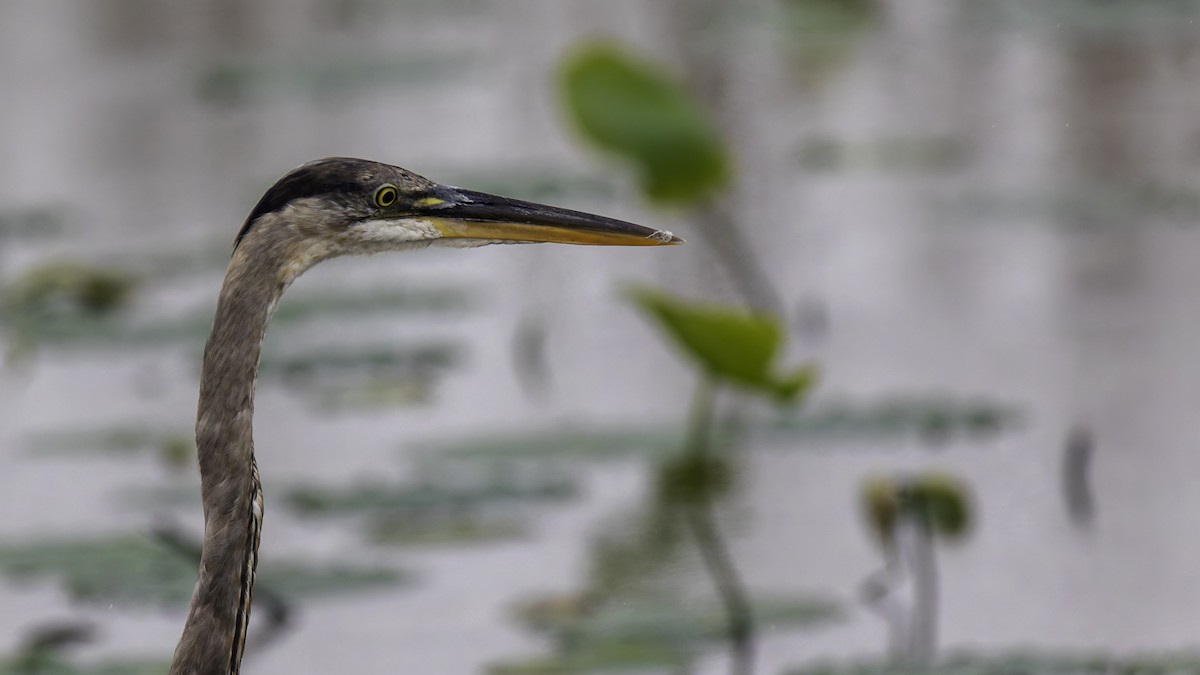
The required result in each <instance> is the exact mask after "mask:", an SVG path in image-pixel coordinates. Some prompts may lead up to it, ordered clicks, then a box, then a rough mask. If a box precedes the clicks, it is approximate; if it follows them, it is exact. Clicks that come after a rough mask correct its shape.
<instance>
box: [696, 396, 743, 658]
mask: <svg viewBox="0 0 1200 675" xmlns="http://www.w3.org/2000/svg"><path fill="white" fill-rule="evenodd" d="M715 393H716V388H715V386H714V385H713V383H712V382H711V381H710V380H707V379H706V380H704V381H703V382H701V383H700V385H699V388H698V389H697V390H696V397H695V398H694V399H693V403H692V411H691V416H690V419H689V423H688V435H687V446H686V451H687V452H689V453H692V454H694V455H695V456H697V457H700V458H704V457H706V456H707V455H708V454H710V452H711V447H712V428H713V425H712V421H713V417H714V409H715ZM704 494H705V497H704V499H702V500H699V501H692V502H688V503H686V504H684V507H683V517H684V522H685V524H686V525H687V526H688V528H689V529H691V531H692V536H694V537H695V539H696V547H697V549H698V550H699V552H700V558H701V560H702V561H703V562H704V567H705V569H706V570H707V571H708V575H709V577H711V578H712V582H713V586H714V587H715V588H716V591H717V595H718V596H719V597H720V599H721V603H722V605H724V607H725V616H726V621H727V623H728V630H729V651H730V655H729V657H730V672H731V673H732V675H751V674H752V673H753V672H754V608H753V607H752V606H751V603H750V598H749V594H748V593H746V588H745V586H744V584H743V583H742V580H741V577H739V576H738V572H737V568H735V567H734V565H733V558H732V556H731V555H730V553H729V548H728V546H726V544H725V540H724V539H723V538H722V536H721V532H720V530H719V529H718V528H717V522H716V513H715V509H714V506H715V505H714V504H713V501H712V498H711V494H712V493H711V492H705V493H704Z"/></svg>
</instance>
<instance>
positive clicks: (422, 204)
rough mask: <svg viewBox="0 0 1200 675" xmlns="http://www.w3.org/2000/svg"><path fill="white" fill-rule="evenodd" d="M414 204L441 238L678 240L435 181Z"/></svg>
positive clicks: (591, 242)
mask: <svg viewBox="0 0 1200 675" xmlns="http://www.w3.org/2000/svg"><path fill="white" fill-rule="evenodd" d="M416 209H417V215H420V216H422V217H425V218H428V219H429V220H430V221H431V222H432V223H433V225H434V227H436V228H437V229H438V231H439V232H441V233H442V236H443V237H445V238H461V239H477V240H485V241H512V242H521V241H524V242H545V243H557V244H582V245H587V246H664V245H668V244H682V243H683V240H682V239H680V238H679V237H676V236H675V235H673V234H671V233H670V232H667V231H665V230H655V229H653V228H649V227H642V226H641V225H634V224H633V223H627V222H625V221H623V220H615V219H613V218H605V217H604V216H597V215H593V214H590V213H583V212H582V211H571V210H569V209H560V208H558V207H555V206H546V205H545V204H536V203H533V202H526V201H521V200H519V199H509V198H508V197H498V196H496V195H490V194H486V193H483V192H475V191H472V190H463V189H461V188H455V187H449V186H438V188H437V189H436V190H434V191H433V192H432V193H431V194H430V196H428V197H425V198H424V199H420V200H418V201H417V202H416Z"/></svg>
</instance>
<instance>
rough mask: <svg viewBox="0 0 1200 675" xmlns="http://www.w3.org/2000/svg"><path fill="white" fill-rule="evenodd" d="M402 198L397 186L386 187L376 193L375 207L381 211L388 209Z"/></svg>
mask: <svg viewBox="0 0 1200 675" xmlns="http://www.w3.org/2000/svg"><path fill="white" fill-rule="evenodd" d="M399 197H400V192H399V190H397V189H396V186H395V185H384V186H382V187H380V188H379V189H378V190H376V191H375V206H378V207H379V208H381V209H386V208H387V207H389V206H391V205H392V204H395V203H396V200H397V199H398V198H399Z"/></svg>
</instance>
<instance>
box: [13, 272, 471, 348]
mask: <svg viewBox="0 0 1200 675" xmlns="http://www.w3.org/2000/svg"><path fill="white" fill-rule="evenodd" d="M467 303H468V295H467V293H466V291H465V290H463V289H461V288H452V287H447V288H428V289H408V290H404V291H393V290H387V291H379V290H370V291H367V290H364V291H357V292H339V293H310V294H299V295H297V296H295V297H292V296H288V297H286V298H284V300H283V302H281V303H280V305H279V309H278V311H276V313H275V317H274V318H273V319H272V322H271V326H272V330H271V332H270V334H269V336H268V337H269V339H275V338H276V337H277V336H278V335H279V334H281V333H285V332H286V331H287V330H289V329H294V327H295V325H297V324H300V323H303V322H305V321H310V320H313V319H316V318H334V317H366V316H373V315H386V316H394V315H396V314H401V313H411V312H447V311H456V310H460V309H462V308H464V307H466V306H467ZM0 319H2V320H3V322H4V323H5V324H6V325H9V326H10V327H15V328H18V329H20V330H21V331H22V332H23V334H25V335H27V336H28V337H29V339H31V340H32V341H33V342H35V343H36V344H40V345H46V346H55V347H89V348H95V347H110V348H129V347H143V346H147V345H161V344H171V343H180V342H192V343H199V342H202V341H203V340H204V339H205V338H206V337H207V336H208V333H209V331H210V330H211V329H212V321H213V310H212V309H211V308H206V309H204V310H202V311H200V312H197V313H196V314H194V315H192V316H188V317H183V318H180V319H171V320H159V321H129V320H123V319H117V318H112V317H95V316H86V315H70V316H55V317H44V316H37V315H31V314H30V313H27V312H23V313H13V312H7V313H5V314H4V315H3V316H2V317H0Z"/></svg>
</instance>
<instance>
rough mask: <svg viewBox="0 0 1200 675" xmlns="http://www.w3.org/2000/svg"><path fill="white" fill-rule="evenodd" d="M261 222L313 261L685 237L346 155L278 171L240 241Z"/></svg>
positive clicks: (673, 241)
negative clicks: (437, 249)
mask: <svg viewBox="0 0 1200 675" xmlns="http://www.w3.org/2000/svg"><path fill="white" fill-rule="evenodd" d="M267 221H270V224H267ZM260 227H273V228H275V229H279V228H283V229H284V230H286V231H287V232H288V233H289V234H290V235H292V238H293V240H297V239H298V240H299V241H301V242H303V243H304V245H305V246H307V247H310V248H311V249H312V250H311V251H310V252H309V255H311V256H312V257H313V258H314V259H323V258H327V257H332V256H336V255H347V254H361V253H377V252H381V251H390V250H397V249H405V248H415V247H418V246H427V245H430V244H441V245H450V246H481V245H484V244H494V243H516V242H554V243H561V244H584V245H601V246H603V245H608V246H659V245H664V244H679V243H682V242H683V240H682V239H680V238H679V237H676V236H674V235H672V234H671V233H670V232H666V231H663V230H655V229H651V228H648V227H642V226H641V225H635V224H633V223H627V222H624V221H620V220H614V219H612V218H606V217H603V216H597V215H592V214H589V213H582V212H579V211H571V210H568V209H561V208H558V207H553V206H546V205H544V204H536V203H533V202H526V201H521V200H517V199H509V198H507V197H499V196H496V195H490V194H486V193H483V192H475V191H472V190H465V189H462V188H456V187H451V186H449V185H441V184H438V183H435V182H433V181H431V180H429V179H427V178H424V177H422V176H418V175H417V174H415V173H412V172H411V171H407V170H405V169H401V168H400V167H396V166H391V165H388V164H381V163H378V162H371V161H367V160H362V159H351V158H344V157H336V158H329V159H321V160H317V161H314V162H309V163H308V164H305V165H303V166H301V167H299V168H297V169H295V170H293V171H292V172H290V173H288V174H287V175H285V176H284V177H283V178H281V179H279V181H278V182H276V183H275V185H273V186H272V187H271V188H270V189H269V190H267V192H266V194H264V195H263V197H262V199H260V200H259V202H258V205H257V206H255V207H254V210H253V211H252V212H251V213H250V217H249V218H247V219H246V223H245V225H244V226H243V227H242V231H241V232H239V233H238V237H237V243H236V244H235V247H236V246H238V245H240V244H241V243H242V242H243V240H244V239H246V237H247V236H249V235H250V233H251V232H253V231H255V230H256V229H257V228H260Z"/></svg>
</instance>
